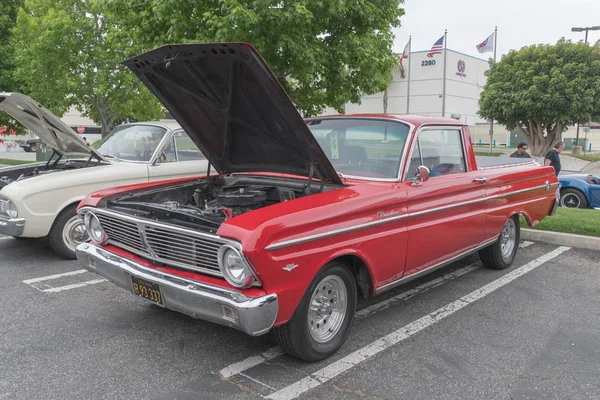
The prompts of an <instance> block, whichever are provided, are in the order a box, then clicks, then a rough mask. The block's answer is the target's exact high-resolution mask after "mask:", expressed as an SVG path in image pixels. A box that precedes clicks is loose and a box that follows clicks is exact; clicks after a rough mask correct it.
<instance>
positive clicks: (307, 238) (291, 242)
mask: <svg viewBox="0 0 600 400" xmlns="http://www.w3.org/2000/svg"><path fill="white" fill-rule="evenodd" d="M553 185H554V184H553ZM545 188H546V185H545V184H544V185H538V186H533V187H530V188H527V189H521V190H515V191H513V192H508V193H502V194H497V195H494V196H486V197H482V198H479V199H474V200H468V201H463V202H461V203H456V204H448V205H446V206H442V207H436V208H431V209H428V210H423V211H418V212H414V213H407V214H403V215H399V216H397V217H393V218H386V219H382V220H377V221H372V222H367V223H364V224H359V225H354V226H349V227H347V228H342V229H335V230H333V231H329V232H324V233H318V234H315V235H310V236H305V237H302V238H298V239H292V240H285V241H283V242H276V243H272V244H270V245H268V246H267V247H265V250H276V249H281V248H284V247H288V246H293V245H296V244H300V243H306V242H311V241H313V240H318V239H322V238H326V237H330V236H335V235H339V234H342V233H347V232H352V231H356V230H360V229H365V228H370V227H372V226H376V225H380V224H385V223H388V222H393V221H398V220H401V219H407V218H411V217H418V216H421V215H426V214H430V213H434V212H438V211H444V210H449V209H452V208H456V207H462V206H468V205H471V204H477V203H482V202H485V201H488V200H495V199H501V198H504V197H508V196H512V195H515V194H520V193H525V192H530V191H534V190H538V189H545Z"/></svg>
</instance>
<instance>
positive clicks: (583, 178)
mask: <svg viewBox="0 0 600 400" xmlns="http://www.w3.org/2000/svg"><path fill="white" fill-rule="evenodd" d="M558 180H559V182H560V183H561V187H560V205H561V206H562V207H568V208H590V207H591V208H595V209H597V210H599V209H600V178H599V177H597V176H594V175H586V174H573V175H564V176H563V175H559V176H558Z"/></svg>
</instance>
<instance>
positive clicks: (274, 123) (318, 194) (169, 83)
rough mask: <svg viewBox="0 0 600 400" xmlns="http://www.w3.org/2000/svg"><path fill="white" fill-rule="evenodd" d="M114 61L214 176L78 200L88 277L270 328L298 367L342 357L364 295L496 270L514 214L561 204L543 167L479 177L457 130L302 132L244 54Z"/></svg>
mask: <svg viewBox="0 0 600 400" xmlns="http://www.w3.org/2000/svg"><path fill="white" fill-rule="evenodd" d="M125 64H126V65H127V66H128V67H129V68H131V69H132V70H133V71H134V72H135V73H136V75H137V76H138V77H139V78H140V79H141V80H142V82H143V83H144V84H145V85H146V86H147V87H148V88H149V89H150V90H151V91H152V92H153V93H154V94H155V95H156V96H157V97H158V98H159V99H161V101H162V102H163V104H164V105H165V107H166V108H167V109H168V110H169V112H171V114H172V115H173V116H174V117H175V118H176V119H177V120H178V121H179V123H180V124H181V125H182V126H183V127H184V128H185V129H186V130H187V132H188V133H189V134H190V137H191V138H192V140H193V141H194V142H195V143H196V144H197V145H198V147H199V148H200V149H201V150H202V152H203V153H204V154H205V155H206V157H207V158H208V159H209V161H210V163H211V165H214V167H215V169H216V170H217V171H218V173H219V175H218V176H213V177H209V178H206V177H198V178H195V179H187V180H178V181H177V182H157V183H152V184H139V185H129V186H124V187H120V188H112V189H106V190H103V191H99V192H96V193H94V194H91V195H89V196H87V197H86V198H85V199H84V200H83V201H82V202H81V204H80V206H79V212H80V213H81V215H82V216H83V218H84V220H85V223H86V226H87V228H88V231H89V232H90V237H91V242H90V243H84V244H81V245H79V246H78V247H77V257H78V259H79V260H80V262H81V265H82V266H83V267H84V268H86V269H88V270H90V271H93V272H96V273H97V274H99V275H101V276H103V277H106V278H108V279H109V280H111V281H112V282H114V283H115V284H116V285H118V286H121V287H122V288H125V289H126V290H128V291H130V292H132V293H133V294H135V295H137V296H140V297H142V298H144V299H146V300H148V301H150V302H152V303H154V304H157V305H160V306H162V307H166V308H168V309H170V310H174V311H178V312H181V313H184V314H187V315H189V316H192V317H194V318H201V319H204V320H207V321H212V322H216V323H219V324H223V325H227V326H230V327H233V328H237V329H240V330H242V331H244V332H246V333H248V334H250V335H261V334H264V333H266V332H268V331H269V330H271V329H274V333H275V337H276V338H277V340H278V341H279V343H280V344H281V346H282V347H283V349H284V350H285V351H286V352H288V353H289V354H291V355H293V356H295V357H298V358H300V359H302V360H306V361H316V360H320V359H323V358H325V357H328V356H330V355H331V354H333V353H334V352H336V351H337V350H338V349H339V348H340V346H342V344H343V343H344V341H345V340H346V337H347V335H348V333H349V332H350V327H351V325H352V321H353V317H354V314H355V311H356V304H357V298H358V297H359V296H362V297H370V296H375V295H378V294H380V293H383V292H385V291H387V290H389V289H392V288H394V287H396V286H398V285H400V284H402V283H405V282H408V281H409V280H412V279H415V278H417V277H420V276H422V275H424V274H426V273H429V272H431V271H433V270H435V269H437V268H440V267H442V266H444V265H447V264H449V263H451V262H453V261H455V260H457V259H459V258H461V257H464V256H466V255H468V254H471V253H474V252H479V255H480V257H481V260H482V262H483V264H484V265H485V266H487V267H490V268H496V269H503V268H507V267H508V266H510V265H511V263H512V262H513V260H514V258H515V255H516V253H517V250H518V248H519V246H518V244H519V232H520V231H519V215H524V216H525V219H526V220H527V222H528V223H529V224H530V225H536V224H537V223H538V222H539V221H541V220H542V219H543V218H544V217H546V216H547V215H548V214H551V213H552V212H553V211H554V209H555V207H556V194H555V192H556V188H557V186H558V181H557V179H556V177H555V176H554V172H553V171H554V170H553V169H552V168H550V167H541V166H540V165H539V164H537V163H535V162H534V161H531V162H529V163H524V164H520V165H513V166H507V167H497V166H496V167H493V168H489V169H480V168H478V167H477V163H476V160H475V154H474V151H473V148H472V145H471V138H470V135H469V128H468V126H466V125H464V124H463V123H461V122H460V121H457V120H453V119H445V118H433V117H432V118H428V117H420V116H394V115H346V116H343V115H342V116H330V117H321V118H309V119H306V120H303V119H302V118H301V116H300V115H299V113H298V111H297V110H296V108H295V107H294V105H293V104H292V102H291V101H290V100H289V98H288V97H287V96H286V93H285V92H284V90H283V89H282V87H281V86H280V84H279V82H278V81H277V79H276V78H275V76H274V75H273V74H272V73H271V72H270V71H269V69H268V67H267V65H266V64H265V63H264V61H263V60H262V59H261V58H260V56H259V55H258V54H257V52H256V51H255V50H254V48H253V47H251V46H250V45H247V44H236V43H229V44H201V45H173V46H168V47H162V48H159V49H156V50H153V51H151V52H148V53H145V54H142V55H140V56H138V57H136V58H135V59H132V60H128V61H126V62H125Z"/></svg>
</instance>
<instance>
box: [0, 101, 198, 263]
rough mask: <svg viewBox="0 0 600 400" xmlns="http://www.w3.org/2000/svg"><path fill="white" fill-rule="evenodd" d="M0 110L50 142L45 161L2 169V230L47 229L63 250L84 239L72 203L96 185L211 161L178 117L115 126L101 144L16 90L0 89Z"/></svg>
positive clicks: (24, 233) (187, 172)
mask: <svg viewBox="0 0 600 400" xmlns="http://www.w3.org/2000/svg"><path fill="white" fill-rule="evenodd" d="M0 110H3V111H5V112H7V113H8V114H10V115H11V116H12V117H13V118H15V119H16V120H18V121H19V122H21V123H22V124H23V125H24V126H26V127H27V128H29V129H30V130H32V131H33V132H35V133H36V134H37V135H38V136H39V138H40V140H42V141H44V143H45V144H46V145H47V146H48V147H49V148H52V149H53V150H52V151H53V154H52V156H51V158H50V160H48V161H47V162H43V163H33V164H26V165H20V166H15V167H6V168H2V169H0V234H4V235H10V236H15V237H19V238H25V237H33V238H35V237H43V236H48V237H49V241H50V245H51V246H52V248H53V249H54V250H55V251H56V253H58V254H59V255H61V256H64V257H67V258H72V259H74V258H75V247H76V246H77V244H79V243H82V242H85V241H86V240H88V236H87V232H86V230H85V227H84V225H83V221H82V220H81V218H79V216H78V215H77V213H76V207H77V204H78V203H79V202H80V201H81V199H83V198H84V197H85V195H87V194H88V193H90V192H93V191H95V190H98V189H102V188H107V187H112V186H117V185H124V184H132V183H140V182H149V181H156V180H163V179H171V178H181V177H186V176H195V175H198V174H199V173H202V171H206V169H207V167H208V162H207V161H206V159H205V158H204V156H203V155H202V153H201V152H200V150H198V148H197V147H196V146H195V145H194V144H193V142H192V141H191V140H190V139H189V137H188V135H187V134H186V133H185V132H184V131H183V130H182V129H181V128H180V126H179V125H178V124H177V123H176V122H175V121H157V122H144V123H132V124H125V125H120V126H118V127H116V128H115V129H114V130H113V131H112V132H111V133H110V134H109V135H108V136H107V137H106V138H105V139H104V140H103V141H102V143H101V145H100V146H99V148H98V150H96V149H93V148H91V147H89V146H87V145H86V143H85V142H84V141H83V139H81V138H80V137H79V136H78V135H77V132H74V131H73V130H72V129H71V128H69V127H68V126H67V125H66V124H64V123H63V122H62V121H61V120H60V119H59V118H58V117H57V116H55V115H54V114H52V113H50V111H48V110H47V109H46V108H44V107H42V106H41V105H40V104H38V103H37V102H35V101H34V100H32V99H31V98H29V97H27V96H24V95H22V94H19V93H0Z"/></svg>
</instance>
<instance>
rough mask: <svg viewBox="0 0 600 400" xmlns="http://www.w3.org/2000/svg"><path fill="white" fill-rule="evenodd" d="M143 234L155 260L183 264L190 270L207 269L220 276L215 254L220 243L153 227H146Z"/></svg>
mask: <svg viewBox="0 0 600 400" xmlns="http://www.w3.org/2000/svg"><path fill="white" fill-rule="evenodd" d="M145 234H146V241H147V243H148V246H149V247H150V249H152V251H153V252H154V254H156V257H157V258H160V259H161V260H165V262H175V263H184V264H186V265H188V268H191V269H196V268H198V267H199V268H207V269H210V270H213V271H215V272H218V273H219V275H220V274H221V270H220V269H219V263H218V261H217V260H218V258H217V253H218V251H219V247H221V245H222V244H223V243H222V242H217V241H212V240H208V239H207V238H198V237H195V236H193V235H188V234H184V233H180V232H172V231H170V230H169V229H165V228H159V227H155V226H148V227H146V230H145ZM194 267H196V268H194Z"/></svg>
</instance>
